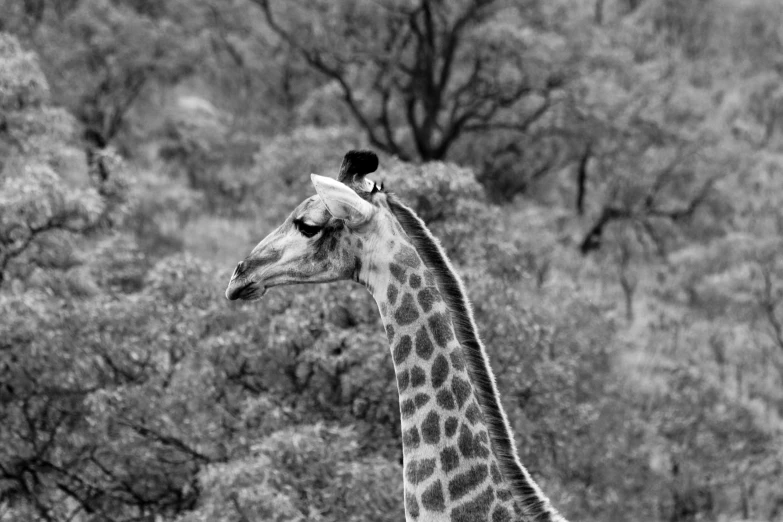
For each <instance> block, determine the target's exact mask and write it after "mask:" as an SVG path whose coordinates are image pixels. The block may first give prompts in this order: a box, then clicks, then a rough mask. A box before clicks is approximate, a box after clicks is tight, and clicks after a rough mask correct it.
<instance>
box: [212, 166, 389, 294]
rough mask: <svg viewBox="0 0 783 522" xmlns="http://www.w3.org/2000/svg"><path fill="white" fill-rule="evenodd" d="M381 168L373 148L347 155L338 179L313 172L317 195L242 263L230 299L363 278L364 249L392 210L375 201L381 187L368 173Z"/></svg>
mask: <svg viewBox="0 0 783 522" xmlns="http://www.w3.org/2000/svg"><path fill="white" fill-rule="evenodd" d="M377 167H378V157H377V156H376V155H375V154H374V153H372V152H369V151H350V152H349V153H348V154H346V155H345V158H344V160H343V164H342V167H341V168H340V175H339V178H338V180H334V179H331V178H327V177H324V176H318V175H315V174H311V180H312V182H313V185H314V186H315V190H316V195H314V196H311V197H309V198H307V199H306V200H304V201H303V202H302V203H300V204H299V205H298V206H297V207H296V208H295V209H294V211H293V212H292V213H291V214H290V215H289V216H288V218H286V220H285V221H284V222H283V224H281V225H280V226H279V227H277V229H276V230H274V231H273V232H272V233H271V234H269V235H268V236H267V237H266V238H264V239H263V240H262V241H261V242H260V243H258V245H256V247H255V248H254V249H253V251H252V252H251V253H250V255H249V256H248V257H247V258H245V259H244V260H243V261H240V263H239V264H238V265H237V267H236V269H235V270H234V274H233V275H232V276H231V281H230V282H229V284H228V288H227V289H226V297H227V298H228V299H231V300H234V299H258V298H260V297H262V296H263V295H264V294H265V293H266V291H267V289H269V288H271V287H274V286H281V285H291V284H300V283H326V282H331V281H339V280H344V279H351V280H355V281H358V280H359V274H360V271H361V267H362V262H363V259H364V257H365V256H364V254H365V253H366V252H367V249H368V248H369V246H370V243H372V242H373V241H372V239H371V238H373V237H376V236H377V234H376V233H377V231H378V229H379V228H383V226H384V216H385V214H387V213H388V212H389V211H388V210H387V209H384V208H383V207H382V206H380V205H377V204H373V203H372V200H373V195H374V194H376V193H377V192H379V189H378V187H377V186H376V185H375V183H373V182H372V181H370V180H368V179H366V178H365V176H366V175H367V174H368V173H370V172H373V171H375V169H376V168H377Z"/></svg>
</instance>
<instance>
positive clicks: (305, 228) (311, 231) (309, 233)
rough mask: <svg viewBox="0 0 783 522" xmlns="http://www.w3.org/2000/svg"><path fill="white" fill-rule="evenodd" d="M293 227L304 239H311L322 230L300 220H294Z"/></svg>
mask: <svg viewBox="0 0 783 522" xmlns="http://www.w3.org/2000/svg"><path fill="white" fill-rule="evenodd" d="M294 226H295V227H296V229H297V230H298V231H299V232H300V233H301V234H302V235H303V236H304V237H313V236H314V235H316V234H317V233H318V232H320V231H321V229H322V228H324V227H322V226H319V225H309V224H307V223H305V222H304V221H302V220H301V219H297V220H295V221H294Z"/></svg>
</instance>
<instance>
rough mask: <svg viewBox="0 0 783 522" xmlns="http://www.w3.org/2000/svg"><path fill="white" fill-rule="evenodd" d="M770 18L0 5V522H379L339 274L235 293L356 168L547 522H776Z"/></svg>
mask: <svg viewBox="0 0 783 522" xmlns="http://www.w3.org/2000/svg"><path fill="white" fill-rule="evenodd" d="M782 28H783V10H781V6H780V2H779V0H692V1H690V2H682V1H679V0H580V1H576V0H516V1H506V0H494V1H493V0H454V1H451V2H444V1H436V0H404V1H391V0H388V1H387V0H343V1H340V2H334V1H330V0H315V1H314V0H295V1H294V0H291V1H286V2H271V1H267V0H0V318H1V319H0V521H16V520H25V521H28V520H43V521H66V520H70V521H106V520H113V521H131V520H144V521H153V520H154V521H178V522H185V521H216V520H217V521H237V522H247V521H249V520H276V521H300V520H301V521H304V520H314V521H387V520H388V521H392V520H395V521H396V520H401V519H402V516H403V515H402V505H401V498H402V493H401V490H402V485H401V466H400V462H401V450H400V440H399V436H400V435H399V418H398V406H397V398H396V387H395V383H394V379H393V370H392V365H391V364H390V361H389V360H388V355H387V350H388V348H387V345H386V341H385V338H384V336H383V333H382V328H381V326H380V322H379V319H378V314H377V310H376V307H375V305H374V303H373V302H372V299H371V298H370V296H369V294H367V293H366V292H365V291H364V290H363V289H362V288H360V287H358V286H354V285H351V284H349V283H340V284H333V285H328V286H319V287H307V288H304V287H302V288H293V289H286V290H284V291H283V290H275V291H271V292H270V293H269V295H268V296H267V297H266V298H265V300H264V301H262V302H259V303H250V304H247V303H229V302H227V301H226V300H225V299H224V298H223V295H222V293H223V290H224V287H225V284H226V282H227V280H228V278H229V276H230V274H231V271H232V270H233V267H234V266H235V263H236V262H237V261H238V260H239V259H241V258H242V257H244V256H245V255H246V254H247V252H249V250H250V249H251V248H252V246H254V245H255V243H256V242H257V241H259V240H260V239H261V238H262V237H264V236H265V235H266V234H267V233H268V232H269V231H270V230H271V228H272V227H273V226H275V225H276V224H277V223H278V222H279V221H280V220H282V219H283V218H284V216H285V215H287V213H288V212H290V210H291V209H292V208H293V207H294V205H295V204H296V203H298V202H299V201H300V200H301V199H302V198H304V197H306V196H307V195H309V194H311V193H312V188H311V187H310V185H309V178H308V174H309V173H310V172H316V173H320V174H325V175H334V174H335V173H336V169H337V167H338V165H339V162H340V159H341V157H342V155H343V154H344V153H345V152H346V151H347V150H348V149H351V148H359V147H370V148H373V149H374V150H377V151H378V152H379V153H381V155H382V156H383V158H382V169H381V170H380V171H379V172H378V173H377V174H376V175H375V178H376V179H377V180H379V181H380V180H383V181H384V182H385V184H386V187H387V189H389V190H392V191H395V192H397V193H398V194H400V195H401V196H402V197H403V198H404V199H405V200H407V201H408V202H409V203H410V204H412V205H413V206H414V208H415V209H416V210H417V212H419V213H420V214H421V215H422V217H423V218H424V219H425V220H426V221H427V222H428V224H429V225H430V227H431V228H432V229H433V231H434V232H435V234H436V235H438V236H439V237H440V238H441V239H442V240H443V242H444V245H445V247H446V248H447V250H448V252H449V255H450V256H451V257H452V259H453V260H454V262H455V263H456V265H457V267H458V271H459V272H460V273H461V274H463V275H464V277H465V279H466V283H467V286H468V290H469V294H470V296H471V297H472V299H473V301H474V303H475V307H476V314H477V322H478V324H479V325H480V328H481V331H482V335H483V338H484V339H485V341H486V344H487V345H488V349H489V353H490V358H491V361H492V364H493V366H494V368H495V370H496V372H497V375H498V379H499V388H500V390H501V393H502V395H503V401H504V404H505V406H506V409H507V411H508V413H509V417H510V420H511V422H512V424H513V428H514V431H515V433H516V434H517V442H518V444H519V450H520V454H521V456H522V459H523V461H524V462H525V463H526V464H527V465H528V466H529V468H530V469H531V471H532V472H533V474H534V476H535V477H537V479H538V480H540V482H541V483H542V486H543V488H544V490H545V491H546V492H548V494H549V495H550V496H551V497H552V499H553V501H554V503H555V504H556V505H557V506H558V507H559V508H560V509H561V510H562V511H563V512H564V513H565V514H566V515H567V516H569V518H571V517H572V518H573V519H574V520H586V521H590V520H596V521H598V520H601V521H625V520H661V521H664V520H665V521H672V522H680V521H697V520H783V431H782V429H781V428H783V423H781V416H783V386H782V384H783V305H782V304H781V299H782V298H783V255H781V254H782V253H783V240H781V238H782V237H783V235H782V234H783V212H782V211H781V208H783V29H782Z"/></svg>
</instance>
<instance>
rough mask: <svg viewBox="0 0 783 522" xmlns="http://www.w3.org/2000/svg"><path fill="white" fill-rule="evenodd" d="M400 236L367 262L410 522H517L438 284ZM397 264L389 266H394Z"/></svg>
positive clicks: (365, 278)
mask: <svg viewBox="0 0 783 522" xmlns="http://www.w3.org/2000/svg"><path fill="white" fill-rule="evenodd" d="M399 232H401V231H399V230H395V231H394V233H393V236H394V238H395V240H393V241H389V242H387V246H389V247H390V249H392V248H393V255H389V253H388V252H387V253H386V254H385V256H384V257H385V259H386V260H387V262H386V263H384V262H374V263H369V264H366V267H365V268H364V269H363V274H362V276H361V277H360V280H363V281H364V282H365V284H366V285H367V287H368V288H371V289H373V290H371V291H372V292H373V295H374V297H375V299H376V301H377V302H378V306H379V309H380V310H381V315H382V317H383V322H384V324H385V327H386V334H387V337H388V339H389V345H390V348H391V353H392V360H393V362H394V369H395V372H396V375H397V387H398V391H399V401H400V416H401V422H402V445H403V460H404V474H403V475H404V479H405V516H406V519H407V520H408V521H427V522H430V521H448V522H474V521H477V520H487V521H511V520H518V517H519V513H517V510H516V509H515V503H514V500H513V498H512V495H511V492H510V490H509V488H508V487H507V486H506V484H505V483H504V479H503V477H502V475H501V474H500V471H499V467H498V463H497V458H496V457H495V455H494V454H493V453H492V452H491V450H490V442H489V434H488V432H487V427H486V425H485V423H484V419H483V416H482V412H481V409H480V408H479V405H478V402H477V399H476V396H475V394H474V390H473V386H472V384H471V382H470V379H469V377H468V373H467V369H466V365H465V362H464V358H463V355H462V353H461V348H460V346H459V344H458V342H457V340H456V337H455V334H454V329H453V326H452V323H451V320H450V318H449V312H448V310H447V308H446V304H445V302H444V300H443V298H442V296H441V294H440V292H439V291H438V288H437V285H436V281H435V278H434V277H433V275H432V274H431V273H430V271H429V270H428V269H427V267H426V266H425V265H424V263H423V262H422V260H421V258H420V257H419V255H418V253H417V252H416V250H415V249H414V248H413V247H412V246H411V245H410V244H409V243H407V242H406V241H405V240H404V239H405V238H404V236H403V235H402V234H400V233H399ZM389 260H391V261H389Z"/></svg>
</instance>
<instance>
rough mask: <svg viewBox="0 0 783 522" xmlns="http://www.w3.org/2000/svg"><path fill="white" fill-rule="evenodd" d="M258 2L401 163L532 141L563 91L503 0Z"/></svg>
mask: <svg viewBox="0 0 783 522" xmlns="http://www.w3.org/2000/svg"><path fill="white" fill-rule="evenodd" d="M254 2H255V3H256V4H258V5H259V6H260V7H261V9H262V10H263V12H264V14H265V15H266V20H267V22H268V23H269V25H270V27H271V28H272V29H273V30H274V31H275V32H276V33H277V34H278V35H279V36H280V38H282V39H283V40H284V41H285V42H286V43H288V45H290V46H291V47H292V49H294V50H295V51H296V52H297V53H298V54H300V55H301V56H302V57H303V58H304V59H305V61H306V62H307V63H308V64H309V65H310V67H312V68H313V69H315V70H316V71H318V72H319V73H321V74H323V75H324V77H325V78H326V79H327V80H329V81H333V82H335V83H336V84H337V85H338V86H339V90H340V92H341V95H342V99H343V101H344V102H345V104H346V105H347V106H348V108H349V109H350V113H351V115H352V116H353V118H354V119H355V121H356V122H357V123H358V124H359V126H360V127H361V128H362V129H363V130H364V131H365V132H366V133H367V136H368V139H369V141H370V143H371V144H372V145H373V146H374V147H377V148H379V149H381V150H383V151H385V152H387V153H389V154H393V155H396V156H398V157H399V158H401V159H403V160H412V159H417V160H422V161H429V160H436V159H443V158H445V157H446V156H447V155H448V153H449V151H450V149H451V148H452V147H453V146H454V145H455V143H457V141H458V140H459V138H461V137H462V136H464V135H469V134H474V133H483V132H487V131H492V130H496V129H497V130H510V131H513V132H515V133H518V134H524V133H525V132H527V131H528V129H530V127H531V126H532V125H533V124H534V123H535V122H536V121H538V120H539V119H540V118H541V116H542V115H544V114H545V113H546V112H547V111H548V110H549V108H550V106H551V104H552V102H553V92H554V91H555V90H556V89H557V88H559V87H560V86H561V85H562V78H561V77H560V76H558V75H557V74H554V73H552V72H551V71H550V67H548V66H546V65H545V63H544V62H543V60H539V59H536V58H535V57H534V55H533V53H530V52H525V51H528V50H529V48H530V47H531V45H532V44H531V42H530V41H529V40H527V39H526V37H525V35H524V34H523V33H522V32H521V31H519V30H518V29H516V27H517V26H519V25H524V22H523V19H524V16H525V14H526V13H525V12H524V10H523V9H522V8H517V7H514V6H511V5H508V4H506V3H505V2H502V1H493V0H490V1H485V0H467V1H461V2H456V3H455V2H448V3H447V2H437V1H431V0H417V1H414V2H407V3H402V4H400V3H399V2H386V1H382V2H377V3H367V2H361V1H351V2H340V3H333V2H317V3H312V2H306V3H305V2H293V3H292V2H286V3H282V2H277V3H274V5H273V2H271V1H270V0H254ZM550 59H551V57H550Z"/></svg>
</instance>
